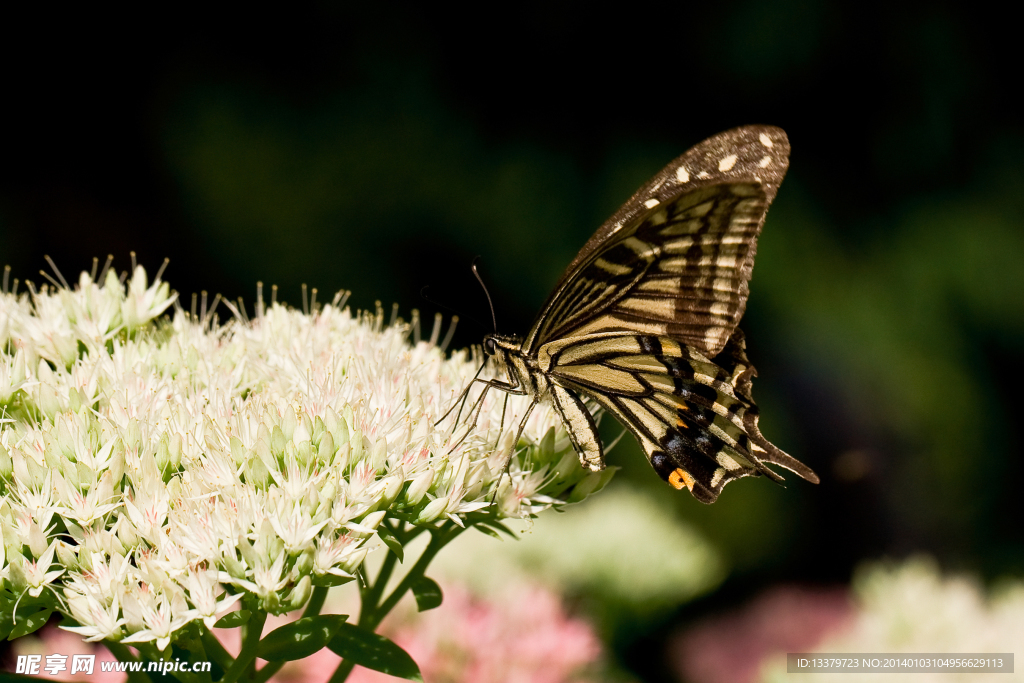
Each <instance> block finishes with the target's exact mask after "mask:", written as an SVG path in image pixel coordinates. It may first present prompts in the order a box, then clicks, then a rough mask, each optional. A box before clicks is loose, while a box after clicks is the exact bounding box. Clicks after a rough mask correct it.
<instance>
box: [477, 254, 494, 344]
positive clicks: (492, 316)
mask: <svg viewBox="0 0 1024 683" xmlns="http://www.w3.org/2000/svg"><path fill="white" fill-rule="evenodd" d="M479 260H480V257H479V256H477V257H476V258H474V259H473V265H472V266H471V268H472V269H473V276H474V277H476V281H477V282H479V283H480V286H481V287H483V290H484V294H485V295H486V296H487V305H488V306H490V307H491V322H492V323H493V324H494V334H498V317H497V316H496V315H494V302H493V301H491V293H490V292H488V291H487V285H485V284H484V279H483V278H482V277H480V272H479V271H478V270H477V269H476V264H477V261H479Z"/></svg>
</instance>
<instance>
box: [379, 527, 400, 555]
mask: <svg viewBox="0 0 1024 683" xmlns="http://www.w3.org/2000/svg"><path fill="white" fill-rule="evenodd" d="M377 535H378V536H379V537H380V540H382V541H384V545H386V546H387V547H388V548H389V549H390V550H391V552H393V553H394V554H395V557H397V558H398V561H399V562H405V552H404V551H403V550H402V542H401V541H399V540H398V539H397V538H395V535H394V534H393V533H391V529H388V525H387V524H381V525H380V526H378V527H377Z"/></svg>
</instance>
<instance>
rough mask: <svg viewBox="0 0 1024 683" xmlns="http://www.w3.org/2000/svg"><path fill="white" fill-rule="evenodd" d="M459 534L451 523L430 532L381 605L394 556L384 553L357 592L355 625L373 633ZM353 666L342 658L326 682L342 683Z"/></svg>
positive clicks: (460, 528)
mask: <svg viewBox="0 0 1024 683" xmlns="http://www.w3.org/2000/svg"><path fill="white" fill-rule="evenodd" d="M463 531H465V529H463V528H462V527H459V526H456V525H454V524H446V525H443V526H441V527H439V528H437V529H431V530H430V543H428V544H427V547H426V549H424V551H423V553H422V554H421V555H420V556H419V558H418V559H417V560H416V564H414V565H413V566H412V569H410V570H409V572H408V573H407V574H406V575H405V577H404V578H403V579H402V580H401V582H399V584H398V585H397V586H395V589H394V590H393V591H391V594H390V595H389V596H388V597H387V598H386V599H385V600H384V601H383V602H379V600H380V597H381V595H382V594H383V592H384V587H385V585H386V584H387V581H388V579H389V578H390V576H391V572H392V570H393V569H394V566H395V559H396V558H395V555H394V553H388V556H387V557H386V558H385V559H384V564H383V565H382V566H381V570H380V573H379V574H378V575H377V580H376V581H374V584H373V586H370V587H368V588H367V589H366V590H363V591H360V599H361V600H362V601H363V603H362V605H361V607H360V609H359V626H360V627H362V628H365V629H366V630H368V631H374V630H376V628H377V626H379V625H380V622H381V621H383V620H384V617H386V616H387V615H388V614H389V613H390V612H391V610H393V609H394V608H395V606H396V605H398V603H399V601H400V600H401V599H402V597H403V596H404V595H405V594H406V593H407V592H408V591H409V589H411V588H412V585H413V584H414V583H415V582H416V581H418V580H419V579H420V578H422V577H423V575H424V574H425V573H426V571H427V567H428V566H429V565H430V562H431V561H432V560H433V559H434V556H435V555H437V553H438V551H440V550H441V548H443V547H444V546H445V545H447V544H448V542H449V541H451V540H452V539H454V538H455V537H456V536H458V535H459V534H460V533H462V532H463ZM416 533H418V531H417V532H416ZM355 666H356V663H355V662H353V661H352V660H351V659H343V660H342V661H341V663H340V664H339V665H338V668H337V669H335V671H334V674H333V675H332V676H331V678H330V681H329V683H343V682H344V681H345V680H346V679H347V678H348V675H349V674H350V673H352V669H354V668H355Z"/></svg>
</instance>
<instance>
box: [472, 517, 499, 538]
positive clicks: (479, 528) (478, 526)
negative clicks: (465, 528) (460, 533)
mask: <svg viewBox="0 0 1024 683" xmlns="http://www.w3.org/2000/svg"><path fill="white" fill-rule="evenodd" d="M473 528H474V529H476V530H477V531H479V532H480V533H482V534H487V535H488V536H494V537H495V538H496V539H498V540H499V541H500V540H501V534H499V533H498V532H497V531H495V530H494V529H492V528H491V527H489V526H487V525H486V524H482V523H480V522H477V523H476V524H474V525H473Z"/></svg>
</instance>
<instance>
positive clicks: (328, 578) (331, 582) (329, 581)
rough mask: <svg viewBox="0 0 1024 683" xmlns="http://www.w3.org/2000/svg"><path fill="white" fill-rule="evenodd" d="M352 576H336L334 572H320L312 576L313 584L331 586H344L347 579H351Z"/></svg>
mask: <svg viewBox="0 0 1024 683" xmlns="http://www.w3.org/2000/svg"><path fill="white" fill-rule="evenodd" d="M354 578H355V577H354V576H337V575H336V574H321V575H320V576H314V577H313V585H314V586H327V587H328V588H333V587H334V586H344V585H345V584H346V583H348V582H349V581H351V580H353V579H354Z"/></svg>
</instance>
